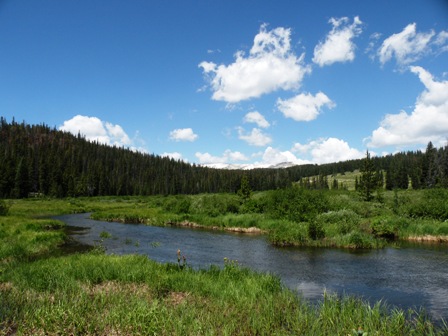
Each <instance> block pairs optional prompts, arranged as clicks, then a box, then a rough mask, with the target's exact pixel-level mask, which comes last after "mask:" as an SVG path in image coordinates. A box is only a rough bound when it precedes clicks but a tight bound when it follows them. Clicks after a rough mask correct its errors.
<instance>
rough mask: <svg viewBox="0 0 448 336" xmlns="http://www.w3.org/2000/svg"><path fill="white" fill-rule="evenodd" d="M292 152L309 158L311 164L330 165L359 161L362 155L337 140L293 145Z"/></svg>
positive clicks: (324, 139)
mask: <svg viewBox="0 0 448 336" xmlns="http://www.w3.org/2000/svg"><path fill="white" fill-rule="evenodd" d="M292 152H294V153H300V154H301V155H306V156H310V160H311V161H312V162H313V163H318V164H322V163H332V162H339V161H347V160H354V159H360V158H362V157H364V153H363V152H361V151H359V150H357V149H355V148H351V147H350V146H349V144H348V143H347V142H346V141H344V140H341V139H337V138H331V137H330V138H321V139H318V140H313V141H310V142H308V143H307V144H300V143H296V144H294V146H293V148H292Z"/></svg>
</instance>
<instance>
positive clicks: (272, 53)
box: [199, 24, 311, 103]
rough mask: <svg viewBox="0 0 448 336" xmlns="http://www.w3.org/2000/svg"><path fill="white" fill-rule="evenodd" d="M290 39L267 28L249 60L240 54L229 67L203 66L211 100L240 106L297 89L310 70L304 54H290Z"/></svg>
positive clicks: (256, 40) (285, 32) (282, 31)
mask: <svg viewBox="0 0 448 336" xmlns="http://www.w3.org/2000/svg"><path fill="white" fill-rule="evenodd" d="M290 35H291V30H290V29H286V28H283V27H278V28H275V29H273V30H270V31H268V30H267V26H266V25H265V24H264V25H262V26H261V28H260V31H259V33H258V34H257V35H256V36H255V38H254V43H253V46H252V48H251V50H250V52H249V55H248V56H246V55H245V54H244V52H243V51H238V52H237V53H236V54H235V61H234V62H233V63H231V64H229V65H224V64H221V65H217V64H215V63H213V62H205V61H204V62H201V63H200V64H199V67H200V68H202V70H203V72H204V74H205V75H206V77H207V79H208V80H209V84H210V87H211V89H212V91H213V95H212V99H214V100H219V101H225V102H228V103H238V102H240V101H243V100H247V99H250V98H256V97H260V96H261V95H263V94H266V93H270V92H273V91H276V90H279V89H283V90H289V89H297V88H298V87H299V86H300V84H301V81H302V79H303V77H304V76H305V74H307V73H309V72H310V71H311V68H310V67H309V66H306V65H305V64H304V54H302V55H300V56H296V55H295V54H294V53H293V51H292V50H291V45H290Z"/></svg>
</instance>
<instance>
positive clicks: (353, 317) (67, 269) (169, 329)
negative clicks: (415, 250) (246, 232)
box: [0, 253, 443, 335]
mask: <svg viewBox="0 0 448 336" xmlns="http://www.w3.org/2000/svg"><path fill="white" fill-rule="evenodd" d="M1 280H2V283H1V288H0V289H1V293H2V299H1V300H2V302H1V303H2V304H1V306H0V317H1V320H2V321H3V322H2V324H1V325H0V333H1V332H2V331H3V332H4V333H5V334H6V333H7V332H8V330H15V331H16V332H17V334H18V335H21V334H22V335H31V334H33V335H39V334H40V335H44V334H45V335H56V334H61V333H62V334H83V335H113V334H129V335H134V334H135V335H152V334H155V335H185V334H187V335H197V334H208V335H253V334H258V335H275V334H277V335H349V334H351V333H352V332H353V330H358V328H359V327H361V328H362V329H363V330H364V331H366V332H368V333H369V334H373V335H375V334H377V335H410V334H413V335H431V334H432V335H438V334H439V335H442V334H443V330H438V329H436V327H435V326H434V325H433V324H432V323H431V322H430V321H429V320H428V319H427V318H426V317H425V316H424V314H418V313H417V312H415V311H409V312H405V311H401V310H391V309H389V307H387V306H386V305H385V304H382V303H377V304H376V305H374V306H370V305H369V304H368V303H366V302H363V301H362V300H360V299H356V298H353V297H337V296H332V295H325V296H324V297H323V300H322V302H321V303H320V304H318V305H314V306H313V305H310V304H308V303H306V302H305V301H304V300H302V299H301V298H300V297H298V296H296V294H295V293H293V292H291V291H289V290H287V289H285V288H284V287H283V286H282V285H281V283H280V281H279V279H278V278H276V277H274V276H271V275H269V274H259V273H255V272H253V271H250V270H248V269H243V268H240V267H239V266H238V265H236V264H235V263H232V262H227V263H226V265H225V266H224V267H216V266H213V267H211V268H210V269H208V270H199V271H194V270H191V269H188V268H186V269H180V268H179V267H178V266H177V265H176V264H165V265H162V264H157V263H155V262H153V261H151V260H149V259H147V258H146V257H144V256H134V255H132V256H106V255H103V254H98V253H96V254H95V253H89V254H82V255H72V256H65V257H57V258H48V259H43V260H39V261H37V262H34V263H22V264H20V265H18V267H16V268H15V269H14V270H12V269H11V270H8V271H7V272H6V273H5V274H3V275H2V277H1Z"/></svg>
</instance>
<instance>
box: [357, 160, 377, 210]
mask: <svg viewBox="0 0 448 336" xmlns="http://www.w3.org/2000/svg"><path fill="white" fill-rule="evenodd" d="M377 188H378V176H377V173H376V169H375V167H374V164H373V161H372V159H371V158H370V153H369V151H367V152H366V157H365V159H364V160H363V164H362V167H361V176H360V178H359V182H358V190H359V192H360V194H361V196H362V198H363V199H364V200H365V201H367V202H370V201H371V200H373V192H374V191H375V190H376V189H377Z"/></svg>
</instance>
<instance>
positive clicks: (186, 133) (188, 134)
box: [170, 128, 198, 142]
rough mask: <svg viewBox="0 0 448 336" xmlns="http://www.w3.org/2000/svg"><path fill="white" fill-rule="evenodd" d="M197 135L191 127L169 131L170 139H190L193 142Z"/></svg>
mask: <svg viewBox="0 0 448 336" xmlns="http://www.w3.org/2000/svg"><path fill="white" fill-rule="evenodd" d="M197 138H198V135H197V134H195V133H194V132H193V130H192V129H191V128H178V129H175V130H173V131H171V132H170V139H171V140H174V141H190V142H193V141H195V140H196V139H197Z"/></svg>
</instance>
